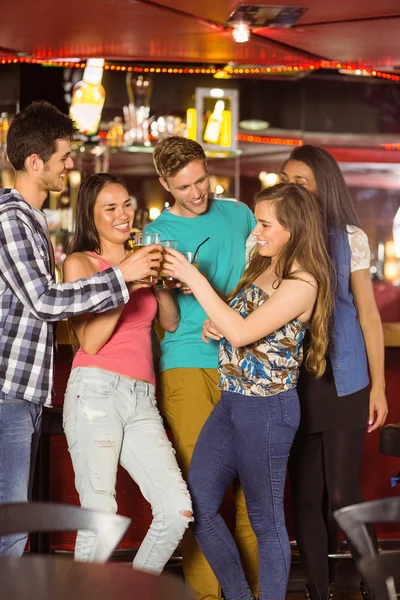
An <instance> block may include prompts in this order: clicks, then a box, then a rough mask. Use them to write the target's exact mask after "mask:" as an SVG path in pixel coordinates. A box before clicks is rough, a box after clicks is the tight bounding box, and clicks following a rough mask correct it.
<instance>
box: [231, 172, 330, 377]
mask: <svg viewBox="0 0 400 600" xmlns="http://www.w3.org/2000/svg"><path fill="white" fill-rule="evenodd" d="M259 202H271V203H272V206H273V208H274V213H275V216H276V219H277V220H278V222H279V223H280V225H282V227H284V228H285V229H287V231H289V232H290V239H289V241H288V242H287V243H286V244H285V246H284V247H283V248H282V250H281V252H280V254H279V257H278V259H277V261H276V267H275V273H276V281H275V282H274V287H275V288H278V287H279V286H280V284H281V283H282V281H283V280H284V279H301V275H296V273H298V272H299V271H300V270H301V271H303V270H304V271H305V272H307V273H309V274H310V275H312V276H313V277H314V279H315V280H316V282H317V284H318V293H317V299H316V302H315V305H314V309H313V313H312V316H311V319H310V321H309V328H310V333H311V344H310V346H309V348H308V351H307V354H306V358H305V365H306V367H307V369H308V370H310V371H312V372H313V373H314V374H315V375H316V376H317V377H321V375H323V373H324V371H325V368H326V358H325V357H326V352H327V349H328V342H329V328H330V321H331V317H332V312H333V289H332V287H333V286H332V263H331V260H330V258H329V254H328V251H327V247H326V242H325V240H326V235H325V227H324V225H323V221H322V218H321V213H320V209H319V206H318V202H317V200H316V199H315V198H314V196H313V195H312V194H310V193H309V192H308V191H307V190H306V189H304V188H303V187H301V186H299V185H296V184H293V183H279V184H278V185H275V186H273V187H270V188H266V189H264V190H262V191H261V192H259V193H258V194H257V195H256V197H255V204H258V203H259ZM270 264H271V258H270V257H268V256H261V255H260V254H259V252H258V247H257V246H256V247H255V248H254V249H253V251H252V253H251V256H250V263H249V265H248V267H247V269H246V271H245V272H244V274H243V276H242V278H241V279H240V281H239V283H238V285H237V286H236V288H235V289H234V290H233V291H232V292H231V293H230V294H229V295H228V297H227V301H230V300H232V299H233V298H234V297H235V295H236V294H237V293H238V292H239V291H240V290H241V289H243V288H244V287H246V286H247V285H249V284H251V283H253V282H254V281H255V280H256V279H257V278H258V277H259V276H260V275H261V274H262V273H263V272H264V271H265V270H266V269H267V268H268V267H269V266H270ZM295 264H296V265H298V268H296V267H295V266H294V265H295Z"/></svg>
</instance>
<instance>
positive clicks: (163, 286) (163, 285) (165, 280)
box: [157, 240, 179, 290]
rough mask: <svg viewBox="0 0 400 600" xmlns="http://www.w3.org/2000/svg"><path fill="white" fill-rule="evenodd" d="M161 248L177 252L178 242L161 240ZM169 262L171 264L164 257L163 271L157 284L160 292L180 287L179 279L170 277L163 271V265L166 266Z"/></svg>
mask: <svg viewBox="0 0 400 600" xmlns="http://www.w3.org/2000/svg"><path fill="white" fill-rule="evenodd" d="M161 246H163V247H164V248H173V249H174V250H177V248H178V242H177V241H176V240H161ZM167 262H169V261H168V260H166V259H165V257H164V260H163V263H162V265H161V271H160V274H159V276H158V282H157V289H158V290H171V289H174V288H176V287H179V285H178V284H179V281H178V280H177V279H175V278H174V277H172V276H171V275H169V274H168V273H167V272H166V271H163V270H162V266H163V264H165V263H167Z"/></svg>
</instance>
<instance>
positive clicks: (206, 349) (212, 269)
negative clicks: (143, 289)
mask: <svg viewBox="0 0 400 600" xmlns="http://www.w3.org/2000/svg"><path fill="white" fill-rule="evenodd" d="M254 226H255V219H254V216H253V213H252V212H251V210H250V209H249V208H248V207H247V206H246V205H245V204H243V203H242V202H233V201H231V200H211V201H210V208H209V210H208V211H207V213H205V214H204V215H200V216H199V217H193V218H187V217H178V216H176V215H173V214H171V213H170V212H169V211H164V212H163V213H161V215H160V216H159V217H158V218H157V219H156V220H155V221H153V222H152V223H151V224H150V225H148V226H147V227H146V228H145V230H146V231H154V232H158V233H159V234H160V235H161V239H162V240H177V242H178V250H180V251H190V250H193V251H194V250H196V248H197V246H198V245H199V244H200V243H201V242H202V241H203V240H204V239H205V238H207V237H209V238H210V239H209V240H208V242H206V243H205V244H204V246H202V247H201V248H200V250H199V257H200V262H199V268H200V271H201V272H202V273H203V274H204V275H205V276H206V277H207V279H208V281H209V282H210V283H211V285H212V286H213V287H214V289H216V290H217V291H218V292H221V293H222V294H227V293H229V292H230V291H231V290H232V289H233V288H234V287H235V285H236V284H237V282H238V281H239V279H240V277H241V275H242V274H243V271H244V266H245V258H246V257H245V245H246V240H247V238H248V236H249V235H250V232H251V231H252V229H253V228H254ZM175 293H176V295H177V300H178V304H179V310H180V315H181V320H180V324H179V327H178V329H177V330H176V331H174V332H173V333H169V332H166V333H165V337H164V339H163V340H162V342H161V363H160V369H161V371H166V370H167V369H176V368H178V367H184V368H186V367H188V368H200V369H216V368H217V366H218V349H219V343H218V342H216V341H214V340H210V343H209V344H205V343H204V342H203V341H202V339H201V328H202V325H203V322H204V319H206V318H207V316H206V313H205V312H204V310H203V309H202V308H201V306H200V304H199V303H198V302H197V300H196V299H195V297H194V296H193V295H191V294H188V295H186V294H183V293H182V292H181V291H179V290H176V292H175Z"/></svg>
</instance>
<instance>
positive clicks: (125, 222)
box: [93, 183, 134, 244]
mask: <svg viewBox="0 0 400 600" xmlns="http://www.w3.org/2000/svg"><path fill="white" fill-rule="evenodd" d="M93 215H94V224H95V227H96V229H97V232H98V234H99V238H100V243H101V242H102V241H103V242H104V241H107V242H110V243H113V244H123V243H124V242H126V240H127V239H129V235H130V231H131V228H132V225H133V218H134V210H133V206H132V202H131V199H130V197H129V195H128V192H127V191H126V189H125V188H124V187H123V186H122V185H119V184H116V183H111V184H107V185H105V186H104V187H103V189H102V190H101V192H100V193H99V195H98V196H97V198H96V204H95V206H94V213H93Z"/></svg>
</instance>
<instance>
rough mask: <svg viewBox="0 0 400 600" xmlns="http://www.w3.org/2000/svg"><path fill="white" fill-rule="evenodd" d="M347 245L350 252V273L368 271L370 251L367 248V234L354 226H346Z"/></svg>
mask: <svg viewBox="0 0 400 600" xmlns="http://www.w3.org/2000/svg"><path fill="white" fill-rule="evenodd" d="M347 233H348V235H349V244H350V250H351V263H350V271H351V272H352V273H354V271H359V270H360V269H369V267H370V262H371V250H370V248H369V243H368V237H367V234H366V233H364V231H363V230H362V229H360V228H359V227H355V225H348V226H347Z"/></svg>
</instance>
